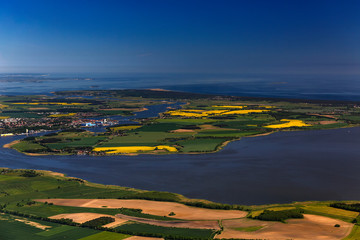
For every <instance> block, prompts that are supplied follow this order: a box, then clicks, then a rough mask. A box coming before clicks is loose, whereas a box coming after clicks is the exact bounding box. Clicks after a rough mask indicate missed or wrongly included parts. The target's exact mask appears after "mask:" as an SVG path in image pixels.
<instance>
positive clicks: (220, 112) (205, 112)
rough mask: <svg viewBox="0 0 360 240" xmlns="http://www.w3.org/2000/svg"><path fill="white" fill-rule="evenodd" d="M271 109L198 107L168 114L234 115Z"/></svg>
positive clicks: (199, 115)
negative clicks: (210, 108)
mask: <svg viewBox="0 0 360 240" xmlns="http://www.w3.org/2000/svg"><path fill="white" fill-rule="evenodd" d="M267 111H269V110H259V109H256V110H251V109H249V110H197V109H194V110H192V109H183V110H174V111H168V112H166V114H169V115H171V116H180V117H195V118H200V117H207V116H221V115H232V114H248V113H261V112H267Z"/></svg>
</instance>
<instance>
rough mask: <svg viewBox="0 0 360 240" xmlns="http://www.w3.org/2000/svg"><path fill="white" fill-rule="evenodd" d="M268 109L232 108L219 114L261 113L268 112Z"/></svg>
mask: <svg viewBox="0 0 360 240" xmlns="http://www.w3.org/2000/svg"><path fill="white" fill-rule="evenodd" d="M268 111H269V110H234V111H228V112H225V113H222V114H221V115H232V114H248V113H261V112H268Z"/></svg>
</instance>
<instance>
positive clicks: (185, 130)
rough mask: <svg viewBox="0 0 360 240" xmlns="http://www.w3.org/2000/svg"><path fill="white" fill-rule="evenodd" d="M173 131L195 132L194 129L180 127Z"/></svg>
mask: <svg viewBox="0 0 360 240" xmlns="http://www.w3.org/2000/svg"><path fill="white" fill-rule="evenodd" d="M171 132H174V133H183V132H190V133H193V132H195V131H194V130H191V129H183V128H179V129H176V130H172V131H171Z"/></svg>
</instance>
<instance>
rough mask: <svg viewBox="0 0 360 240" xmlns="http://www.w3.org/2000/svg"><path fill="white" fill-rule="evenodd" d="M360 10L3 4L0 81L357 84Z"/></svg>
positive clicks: (260, 4)
mask: <svg viewBox="0 0 360 240" xmlns="http://www.w3.org/2000/svg"><path fill="white" fill-rule="evenodd" d="M359 13H360V1H357V0H354V1H352V0H347V1H343V0H342V1H340V0H339V1H332V0H323V1H322V0H316V1H314V0H312V1H306V0H288V1H280V0H278V1H277V0H272V1H270V0H266V1H265V0H264V1H259V0H248V1H245V0H237V1H230V0H227V1H225V0H222V1H221V0H219V1H211V0H207V1H199V0H198V1H196V0H191V1H190V0H181V1H180V0H177V1H175V0H163V1H161V0H151V1H150V0H147V1H137V0H128V1H120V0H119V1H106V0H102V1H100V0H99V1H91V0H84V1H82V0H77V1H76V0H72V1H66V0H61V1H59V0H51V1H49V0H43V1H38V0H31V1H29V0H28V1H19V0H12V1H1V2H0V72H119V73H122V72H135V73H147V72H152V73H161V72H164V73H279V74H287V73H295V74H303V73H304V74H305V73H306V74H323V73H329V74H360V70H359V69H360V14H359Z"/></svg>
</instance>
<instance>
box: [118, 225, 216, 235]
mask: <svg viewBox="0 0 360 240" xmlns="http://www.w3.org/2000/svg"><path fill="white" fill-rule="evenodd" d="M115 229H118V230H122V231H129V232H132V233H134V235H136V234H139V235H142V234H154V236H159V237H161V236H164V237H165V236H179V237H184V238H187V237H189V238H202V239H209V238H210V237H211V236H212V235H213V231H212V230H207V229H190V228H170V227H160V226H154V225H149V224H144V223H130V224H124V225H121V226H119V227H117V228H115Z"/></svg>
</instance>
